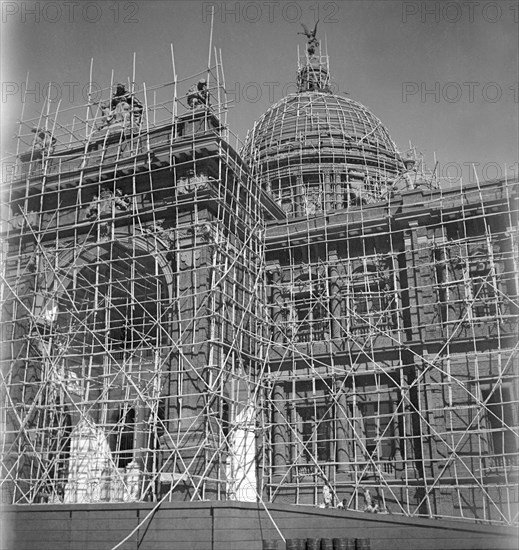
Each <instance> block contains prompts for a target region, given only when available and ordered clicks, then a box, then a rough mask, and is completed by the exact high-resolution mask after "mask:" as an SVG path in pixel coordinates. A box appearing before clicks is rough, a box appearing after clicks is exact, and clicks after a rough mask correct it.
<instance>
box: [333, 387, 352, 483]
mask: <svg viewBox="0 0 519 550" xmlns="http://www.w3.org/2000/svg"><path fill="white" fill-rule="evenodd" d="M336 402H337V415H336V417H337V462H338V464H337V472H338V473H345V472H348V471H349V470H350V466H349V463H350V445H351V439H352V431H351V427H350V425H349V423H348V398H347V389H346V388H345V387H342V388H341V389H340V390H338V392H337V394H336Z"/></svg>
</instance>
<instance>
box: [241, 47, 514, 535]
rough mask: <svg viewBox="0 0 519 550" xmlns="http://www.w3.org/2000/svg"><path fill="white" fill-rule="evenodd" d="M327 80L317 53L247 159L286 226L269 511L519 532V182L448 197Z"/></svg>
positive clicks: (259, 127) (273, 231) (275, 347)
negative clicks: (457, 523) (286, 508)
mask: <svg viewBox="0 0 519 550" xmlns="http://www.w3.org/2000/svg"><path fill="white" fill-rule="evenodd" d="M328 83H329V75H328V58H327V56H326V55H320V53H319V52H317V53H314V54H313V55H309V54H308V53H307V55H306V56H305V57H303V58H301V60H300V64H299V68H298V85H299V89H298V92H297V93H295V94H292V95H289V96H287V97H285V98H283V99H281V100H280V101H279V102H278V103H276V104H275V105H273V106H272V107H271V108H270V109H269V110H268V111H267V112H266V113H265V114H264V115H263V116H262V117H261V119H260V120H259V121H258V122H257V123H256V125H255V126H254V128H253V129H252V131H251V132H250V133H249V135H248V137H247V141H246V144H245V147H244V149H243V155H244V158H245V160H246V161H247V162H248V163H250V165H251V169H252V172H253V175H254V177H256V178H257V179H258V181H259V182H260V184H261V186H262V188H263V189H265V191H266V192H267V193H269V194H271V195H272V196H273V197H274V199H275V200H276V202H277V203H278V205H279V206H280V207H281V208H282V209H283V211H284V212H285V215H286V218H285V221H284V223H281V222H279V221H276V222H268V223H267V227H266V242H265V254H266V273H267V279H266V288H267V297H268V298H267V301H268V314H269V317H268V318H269V325H270V326H271V330H270V339H269V340H268V344H267V345H268V350H267V352H266V357H267V360H268V369H267V372H266V374H265V376H264V379H263V383H264V385H266V387H267V393H266V396H265V401H264V405H263V408H262V411H261V414H262V421H261V422H260V424H261V425H262V426H268V427H269V428H270V429H268V430H267V429H266V430H265V437H264V442H263V447H262V449H261V450H262V453H263V454H262V458H261V459H260V460H261V463H262V464H264V465H265V466H264V467H263V469H262V474H263V480H262V481H263V487H264V491H265V493H266V495H267V498H268V500H269V501H274V502H289V503H294V504H307V505H314V506H316V505H321V506H323V507H336V506H338V507H345V508H348V509H353V510H360V511H366V512H378V513H393V514H394V513H401V514H406V515H410V516H416V515H420V516H428V517H446V518H464V519H471V520H477V521H490V522H502V523H505V524H513V523H517V522H518V501H517V492H516V489H517V482H518V473H519V461H518V450H519V445H518V442H519V428H518V426H519V412H518V402H519V394H518V392H517V387H518V386H517V380H518V371H517V346H518V344H517V342H518V332H517V318H518V317H517V315H518V313H519V309H518V300H517V299H518V281H517V273H518V270H517V267H518V265H517V261H518V257H517V199H518V195H517V193H518V180H517V178H511V179H507V178H505V179H504V180H502V181H494V182H484V183H480V182H479V181H476V183H475V184H472V185H463V184H462V182H461V181H460V182H458V186H457V187H453V186H452V185H443V184H442V182H441V181H440V178H439V176H438V173H437V170H436V168H437V166H435V168H434V169H433V170H432V171H430V170H427V168H426V167H425V164H424V161H423V157H422V156H421V155H419V154H417V153H416V150H415V149H414V148H411V149H410V151H409V152H408V153H407V154H405V155H401V154H400V153H399V152H398V150H397V148H396V146H395V144H394V143H393V142H392V140H391V138H390V136H389V133H388V131H387V130H386V129H385V128H384V126H383V125H382V123H381V122H380V120H379V119H377V118H376V117H375V116H374V115H373V114H371V113H370V111H369V110H368V109H366V108H365V107H364V106H362V105H361V104H359V103H357V102H356V101H353V100H351V99H349V98H344V97H342V96H339V95H334V94H332V93H331V91H330V89H329V86H328ZM476 180H477V177H476ZM328 494H331V495H332V496H331V497H329V496H328Z"/></svg>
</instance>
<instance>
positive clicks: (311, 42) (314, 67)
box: [297, 20, 330, 93]
mask: <svg viewBox="0 0 519 550" xmlns="http://www.w3.org/2000/svg"><path fill="white" fill-rule="evenodd" d="M318 23H319V20H317V22H316V23H315V26H314V29H313V31H310V30H308V27H307V26H306V25H305V24H304V23H301V26H302V27H303V31H304V32H298V33H297V34H302V35H304V36H306V37H307V38H308V42H307V44H306V55H305V56H304V57H303V58H301V59H300V60H299V66H298V71H297V90H298V92H328V93H329V92H330V86H329V84H330V75H329V73H328V55H327V54H326V55H321V50H320V47H319V46H320V44H319V41H318V40H317V38H316V34H317V24H318Z"/></svg>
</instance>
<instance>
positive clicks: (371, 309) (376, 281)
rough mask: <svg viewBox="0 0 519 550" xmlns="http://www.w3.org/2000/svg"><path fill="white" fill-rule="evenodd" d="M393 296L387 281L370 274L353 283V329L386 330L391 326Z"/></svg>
mask: <svg viewBox="0 0 519 550" xmlns="http://www.w3.org/2000/svg"><path fill="white" fill-rule="evenodd" d="M394 299H395V298H394V294H393V292H392V290H391V287H390V285H389V283H388V281H387V280H385V279H382V278H378V277H377V274H375V273H370V274H366V276H365V277H363V280H360V281H359V280H357V281H354V286H353V318H352V326H353V328H363V327H367V328H368V329H369V328H370V327H371V328H373V330H376V328H375V327H377V328H382V327H384V328H387V327H390V326H392V324H393V323H392V313H393V311H392V310H393V309H394Z"/></svg>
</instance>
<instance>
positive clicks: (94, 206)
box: [85, 187, 131, 220]
mask: <svg viewBox="0 0 519 550" xmlns="http://www.w3.org/2000/svg"><path fill="white" fill-rule="evenodd" d="M130 209H131V199H130V197H128V196H127V195H123V194H122V192H121V190H120V189H117V188H116V189H115V192H113V191H112V190H111V189H108V188H107V187H102V188H101V192H100V193H99V195H94V199H93V200H92V202H91V203H90V204H89V205H88V206H87V207H86V209H85V218H86V219H88V220H94V219H96V218H100V217H106V216H110V215H111V214H112V211H114V212H115V213H117V212H118V211H123V212H127V211H128V210H130Z"/></svg>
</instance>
